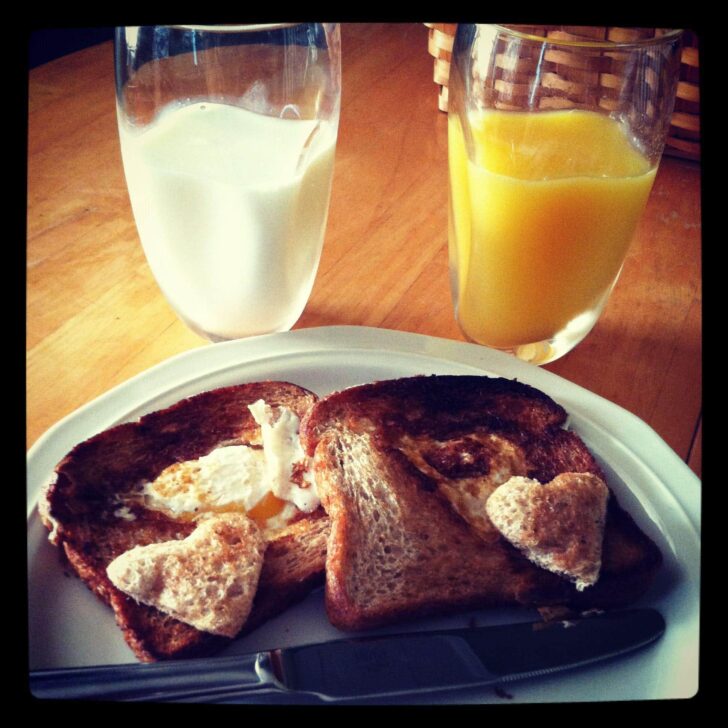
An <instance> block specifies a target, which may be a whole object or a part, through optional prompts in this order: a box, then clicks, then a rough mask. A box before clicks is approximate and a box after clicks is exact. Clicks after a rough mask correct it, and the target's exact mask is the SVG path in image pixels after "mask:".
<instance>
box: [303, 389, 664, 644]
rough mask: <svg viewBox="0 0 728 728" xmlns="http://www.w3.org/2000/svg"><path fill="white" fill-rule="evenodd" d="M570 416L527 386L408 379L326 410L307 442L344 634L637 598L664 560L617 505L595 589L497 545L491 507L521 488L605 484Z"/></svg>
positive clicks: (335, 401) (306, 429)
mask: <svg viewBox="0 0 728 728" xmlns="http://www.w3.org/2000/svg"><path fill="white" fill-rule="evenodd" d="M566 418H567V415H566V412H565V411H564V409H563V408H562V407H560V406H559V405H558V404H557V403H555V402H554V401H553V400H551V399H550V398H549V397H547V396H546V395H545V394H543V393H541V392H539V391H537V390H535V389H534V388H532V387H529V386H527V385H524V384H521V383H519V382H515V381H510V380H505V379H499V378H489V377H476V376H432V377H413V378H405V379H399V380H391V381H385V382H378V383H373V384H369V385H362V386H359V387H353V388H351V389H348V390H344V391H342V392H338V393H335V394H332V395H330V396H328V397H325V398H323V399H321V400H320V401H319V402H318V403H317V404H316V405H315V406H314V407H313V408H312V409H311V410H310V411H309V413H308V415H307V416H306V417H305V418H304V420H303V422H302V426H301V435H302V440H303V442H304V446H305V448H306V450H307V452H308V453H309V455H311V456H313V458H314V466H313V467H314V473H315V477H316V482H317V488H318V492H319V494H320V496H321V499H322V504H323V506H324V508H325V509H326V511H327V512H328V515H329V517H330V519H331V533H330V537H329V542H328V555H327V564H326V606H327V611H328V614H329V618H330V620H331V621H332V623H333V624H335V625H336V626H338V627H340V628H342V629H347V630H360V629H364V628H370V627H376V626H382V625H386V624H389V623H392V622H394V621H399V620H402V619H405V618H409V617H414V616H420V615H427V614H441V613H450V612H454V611H459V610H463V609H469V608H480V607H488V606H530V607H544V606H549V605H568V606H573V607H577V608H586V607H591V606H595V607H596V606H599V607H606V606H610V605H615V604H623V603H627V602H629V601H632V600H633V599H635V598H637V597H638V596H639V595H640V594H642V593H643V592H644V591H645V589H646V588H647V587H648V585H649V583H650V582H651V579H652V577H653V575H654V573H655V572H656V569H657V567H658V565H659V563H660V560H661V555H660V552H659V550H658V549H657V547H656V546H655V544H654V543H652V541H651V540H650V539H649V538H647V536H645V535H644V534H643V533H642V532H641V531H640V530H639V529H638V528H637V527H636V525H635V524H634V522H633V521H632V519H631V518H630V517H629V515H628V514H627V513H626V512H625V511H623V510H622V508H620V506H619V505H618V503H617V501H616V498H615V497H614V496H613V495H610V497H609V499H608V504H607V514H606V516H605V525H604V534H603V550H602V563H601V571H600V577H599V580H598V581H597V582H596V583H595V584H594V585H593V586H590V587H589V588H588V589H585V590H582V591H580V590H578V589H577V588H576V586H575V585H574V583H572V581H571V579H570V578H568V577H566V576H564V575H562V574H555V573H553V572H552V571H549V570H547V569H544V568H541V567H540V566H539V565H537V564H534V563H533V562H532V561H531V560H529V559H528V558H527V557H526V556H524V555H523V554H522V553H521V551H520V550H519V549H518V548H516V547H515V546H514V545H513V544H511V543H510V542H509V541H508V540H507V539H506V538H504V537H503V535H502V534H501V532H500V531H499V530H498V528H496V526H494V524H493V523H492V521H491V519H490V518H489V517H488V515H487V512H486V503H487V501H488V499H489V498H490V496H491V495H492V494H493V493H494V492H497V489H498V488H499V487H500V486H502V485H503V484H504V483H506V482H507V481H508V480H509V479H510V478H511V477H513V476H521V477H526V478H534V479H537V480H539V481H540V482H542V483H548V482H549V481H551V480H552V479H553V478H554V477H556V476H558V475H559V474H560V473H566V472H569V473H590V474H593V475H595V476H597V477H599V478H600V479H602V480H604V474H603V473H602V471H601V469H600V467H599V465H598V463H597V462H596V460H595V459H594V457H593V456H592V454H591V453H590V452H589V451H588V449H587V448H586V446H585V445H584V443H583V442H582V441H581V440H580V439H579V437H578V436H577V435H576V434H575V433H573V432H571V431H569V430H567V429H564V425H565V422H566Z"/></svg>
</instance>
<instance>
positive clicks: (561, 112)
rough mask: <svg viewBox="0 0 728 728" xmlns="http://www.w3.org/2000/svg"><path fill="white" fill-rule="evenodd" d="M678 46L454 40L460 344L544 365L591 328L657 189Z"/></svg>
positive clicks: (462, 36)
mask: <svg viewBox="0 0 728 728" xmlns="http://www.w3.org/2000/svg"><path fill="white" fill-rule="evenodd" d="M680 35H681V32H680V31H678V30H664V31H662V30H656V31H655V30H654V29H639V28H629V29H616V28H613V29H608V28H587V27H581V28H570V29H563V28H556V27H544V26H541V27H533V26H531V27H525V26H494V25H460V26H459V27H458V31H457V34H456V37H455V41H454V46H453V60H452V65H451V72H450V81H449V89H448V91H449V96H448V103H449V112H448V155H449V177H450V204H449V257H450V282H451V290H452V296H453V302H454V307H455V311H456V317H457V320H458V324H459V326H460V328H461V330H462V332H463V334H464V336H465V337H466V338H467V339H469V340H470V341H474V342H477V343H480V344H484V345H487V346H489V347H493V348H497V349H502V350H506V351H509V352H512V353H513V354H515V355H516V356H517V357H519V358H521V359H524V360H526V361H531V362H533V363H536V364H545V363H547V362H550V361H553V360H555V359H557V358H559V357H561V356H563V355H564V354H566V353H567V352H569V351H570V350H571V349H572V348H573V347H574V346H576V345H577V344H578V343H579V342H580V341H581V340H582V339H583V338H584V337H585V336H586V335H587V334H588V333H589V331H590V330H591V329H592V327H593V326H594V324H595V323H596V321H597V319H598V318H599V316H600V314H601V312H602V309H603V307H604V305H605V303H606V301H607V299H608V297H609V294H610V292H611V291H612V288H613V286H614V285H615V283H616V281H617V278H618V276H619V272H620V270H621V268H622V264H623V262H624V259H625V256H626V253H627V250H628V247H629V244H630V241H631V239H632V237H633V234H634V232H635V229H636V227H637V224H638V221H639V219H640V216H641V214H642V211H643V209H644V207H645V205H646V202H647V199H648V196H649V194H650V190H651V188H652V184H653V181H654V179H655V174H656V171H657V167H658V163H659V160H660V157H661V154H662V151H663V147H664V145H665V141H666V138H667V132H668V129H669V126H670V117H671V114H672V109H673V103H674V98H675V92H676V87H677V81H678V75H679V67H680Z"/></svg>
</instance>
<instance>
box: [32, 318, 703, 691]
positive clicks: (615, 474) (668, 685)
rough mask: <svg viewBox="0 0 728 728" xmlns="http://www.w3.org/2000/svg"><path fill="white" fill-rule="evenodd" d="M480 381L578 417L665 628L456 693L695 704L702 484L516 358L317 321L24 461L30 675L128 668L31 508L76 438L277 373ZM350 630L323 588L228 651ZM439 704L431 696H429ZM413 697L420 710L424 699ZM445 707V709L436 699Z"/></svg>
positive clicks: (113, 631)
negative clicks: (633, 540) (653, 559)
mask: <svg viewBox="0 0 728 728" xmlns="http://www.w3.org/2000/svg"><path fill="white" fill-rule="evenodd" d="M417 374H486V375H493V376H503V377H508V378H511V379H518V380H520V381H523V382H525V383H527V384H531V385H533V386H535V387H538V388H539V389H541V390H542V391H544V392H546V393H547V394H549V395H550V396H551V397H553V398H554V399H555V400H556V401H557V402H559V403H560V404H561V405H563V406H564V407H565V409H566V410H567V411H568V412H569V413H570V421H569V426H570V427H571V428H572V429H574V430H575V431H576V432H578V433H579V435H580V436H581V437H582V438H583V439H584V441H585V442H586V443H587V445H588V446H589V447H590V448H591V450H592V452H593V453H594V454H595V456H596V457H597V458H598V460H599V461H600V464H601V465H602V466H603V467H604V470H605V472H606V474H607V476H608V478H609V485H610V487H611V488H612V489H613V490H614V492H615V493H616V495H617V497H618V498H619V500H620V502H621V503H622V504H623V506H625V507H626V508H627V510H629V511H630V513H631V514H632V516H633V517H634V518H635V520H636V521H637V523H638V524H639V525H640V526H641V527H642V529H643V530H645V531H646V532H647V533H648V534H649V535H650V536H651V537H652V538H653V539H654V540H655V541H656V542H657V543H658V545H659V546H660V548H661V549H662V552H663V555H664V559H665V563H664V568H663V569H662V570H661V573H660V575H659V577H658V580H657V581H656V583H655V584H654V586H653V588H652V589H651V590H650V592H649V593H648V594H647V595H646V596H645V597H644V599H643V600H642V604H644V605H649V606H653V607H655V608H657V609H659V610H660V611H661V612H662V614H663V616H664V617H665V620H666V623H667V631H666V633H665V635H664V636H663V637H662V638H661V639H660V640H659V642H657V643H656V644H654V645H652V646H651V647H648V648H647V649H645V650H642V651H639V652H637V653H635V654H633V655H629V656H627V657H623V658H620V659H618V660H614V661H610V662H607V663H602V664H600V665H598V666H594V667H591V668H588V669H583V670H579V671H573V672H568V673H562V674H560V675H552V676H547V677H543V678H539V679H533V680H528V681H521V682H517V683H513V684H509V686H508V688H507V690H508V694H507V695H504V694H503V693H502V692H496V691H494V690H492V689H485V690H482V691H477V692H471V693H469V694H459V695H457V696H455V697H454V698H453V699H454V700H455V702H461V703H462V702H481V703H482V702H508V703H512V702H578V701H605V700H610V701H611V700H635V699H666V698H688V697H692V696H693V695H695V693H696V692H697V690H698V636H699V595H700V583H699V571H700V568H699V567H700V481H699V480H698V478H697V477H696V476H695V475H694V474H693V473H692V471H691V470H690V469H689V468H688V467H687V466H686V465H685V463H684V462H683V461H682V460H681V459H680V458H679V457H678V456H677V455H676V454H675V453H674V452H673V451H672V450H671V449H670V448H669V447H668V446H667V445H666V443H665V442H664V441H663V440H662V439H661V438H660V437H659V436H658V435H657V434H656V433H655V432H654V431H653V430H652V429H651V428H650V427H649V426H647V425H646V424H645V423H644V422H643V421H641V420H640V419H638V418H636V417H635V416H634V415H632V414H630V413H629V412H627V411H625V410H624V409H622V408H620V407H617V406H616V405H614V404H613V403H611V402H609V401H607V400H605V399H603V398H601V397H599V396H597V395H595V394H593V393H591V392H588V391H587V390H585V389H583V388H581V387H577V386H576V385H574V384H572V383H570V382H568V381H566V380H564V379H562V378H560V377H557V376H556V375H554V374H552V373H551V372H548V371H547V370H545V369H541V368H538V367H534V366H531V365H529V364H525V363H523V362H520V361H518V360H516V359H514V358H513V357H511V356H508V355H505V354H501V353H499V352H495V351H491V350H489V349H485V348H483V347H479V346H475V345H472V344H466V343H461V342H455V341H449V340H444V339H435V338H432V337H427V336H422V335H418V334H407V333H402V332H396V331H389V330H386V329H373V328H365V327H348V326H337V327H323V328H314V329H301V330H296V331H292V332H288V333H285V334H273V335H269V336H260V337H255V338H252V339H244V340H240V341H232V342H227V343H221V344H215V345H210V346H207V347H203V348H201V349H194V350H192V351H190V352H187V353H184V354H181V355H179V356H176V357H174V358H172V359H170V360H168V361H166V362H164V363H162V364H160V365H158V366H156V367H154V368H152V369H150V370H149V371H147V372H145V373H143V374H141V375H139V376H137V377H135V378H133V379H131V380H129V381H128V382H126V383H124V384H122V385H120V386H118V387H116V388H115V389H113V390H111V391H110V392H108V393H106V394H104V395H102V396H101V397H99V398H98V399H96V400H94V401H93V402H91V403H89V404H88V405H86V406H84V407H82V408H81V409H79V410H77V411H76V412H74V413H73V414H71V415H69V416H68V417H66V418H65V419H63V420H62V421H61V422H59V423H58V424H57V425H55V426H54V427H53V428H51V429H50V430H49V431H48V432H47V433H46V434H45V435H44V436H43V437H41V438H40V439H39V440H38V441H37V442H36V443H35V445H34V446H33V447H32V448H31V450H30V451H29V453H28V467H27V474H28V481H27V482H28V585H29V591H28V599H29V609H28V615H29V650H30V651H29V664H30V668H31V669H41V668H51V667H70V666H82V665H102V664H118V663H125V662H134V661H135V660H134V657H133V655H132V653H131V651H130V650H129V648H128V647H127V646H126V644H125V642H124V641H123V639H122V637H121V633H120V632H119V630H118V629H117V628H116V626H115V623H114V618H113V615H112V613H111V611H110V610H108V609H107V608H106V607H105V606H104V605H102V604H101V603H100V602H99V601H98V600H97V599H96V598H95V597H94V596H93V595H92V594H91V593H90V592H89V591H88V590H87V589H86V587H85V586H83V584H81V582H80V581H79V580H78V579H75V578H69V577H68V576H67V575H65V574H64V572H63V569H62V568H61V566H60V565H59V561H58V554H57V552H56V549H55V548H54V547H52V546H51V545H50V544H49V543H48V540H47V532H46V530H45V529H44V527H43V526H42V524H41V523H40V521H39V518H38V515H37V511H36V508H35V504H36V500H37V497H38V493H39V492H40V489H41V488H42V486H43V484H44V483H45V482H47V480H48V478H50V477H51V475H52V473H53V469H54V468H55V466H56V464H57V463H58V462H59V461H60V460H61V459H62V458H63V456H64V455H65V454H66V453H67V452H68V451H69V450H70V449H71V448H72V447H73V446H74V445H76V444H77V443H79V442H81V441H83V440H85V439H86V438H87V437H89V436H91V435H93V434H96V433H97V432H99V431H101V430H103V429H105V428H107V427H110V426H111V425H114V424H117V423H119V422H123V421H129V420H133V419H136V418H137V417H139V416H140V415H142V414H144V413H146V412H150V411H152V410H156V409H160V408H162V407H166V406H168V405H170V404H172V403H174V402H175V401H177V400H179V399H181V398H183V397H187V396H189V395H192V394H195V393H198V392H201V391H204V390H207V389H212V388H214V387H220V386H225V385H229V384H234V383H239V382H245V381H257V380H263V379H280V380H287V381H290V382H294V383H296V384H299V385H301V386H303V387H307V388H309V389H311V390H312V391H314V392H316V393H317V394H319V395H324V394H327V393H329V392H332V391H336V390H339V389H342V388H345V387H349V386H352V385H356V384H361V383H364V382H370V381H374V380H377V379H388V378H394V377H401V376H411V375H417ZM523 618H524V614H523V612H516V611H513V610H496V611H479V612H471V613H468V614H463V615H458V616H456V617H450V618H445V619H438V620H433V619H429V620H420V621H418V622H417V623H416V624H411V625H406V626H403V625H398V626H397V627H396V628H392V629H390V630H386V629H385V630H380V632H387V631H406V630H410V629H411V630H414V629H425V628H429V627H438V626H467V625H469V624H472V623H473V622H474V621H475V622H477V624H479V625H485V624H493V623H496V622H503V621H508V620H513V621H515V620H518V619H523ZM342 636H344V635H342V633H340V632H338V631H337V630H335V629H334V628H333V627H331V625H330V624H329V623H328V622H327V620H326V617H325V613H324V611H323V594H322V591H321V590H318V591H316V592H314V593H313V594H311V595H310V596H309V598H308V599H306V600H305V601H304V602H302V603H301V604H299V605H298V606H296V607H294V608H292V609H290V610H288V611H287V612H286V613H285V614H283V615H281V616H279V617H278V618H277V619H274V620H272V621H271V622H269V623H268V624H266V625H264V626H263V627H261V628H260V629H258V630H256V631H255V632H254V633H253V634H251V635H249V636H247V637H245V638H243V639H241V640H239V641H237V642H236V643H235V644H234V645H233V646H232V647H231V648H229V650H228V652H227V653H226V654H234V653H238V654H240V653H244V652H252V651H258V650H263V649H268V648H272V647H281V646H288V645H295V644H303V643H311V642H319V641H323V640H327V639H336V638H340V637H342ZM433 701H434V698H433ZM419 702H423V700H422V699H420V700H419ZM437 702H446V699H443V698H438V699H437Z"/></svg>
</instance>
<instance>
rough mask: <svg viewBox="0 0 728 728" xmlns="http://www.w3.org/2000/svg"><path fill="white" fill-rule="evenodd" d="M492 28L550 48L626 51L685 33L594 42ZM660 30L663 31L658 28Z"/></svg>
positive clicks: (513, 28)
mask: <svg viewBox="0 0 728 728" xmlns="http://www.w3.org/2000/svg"><path fill="white" fill-rule="evenodd" d="M493 27H494V28H497V29H498V30H499V31H501V32H503V33H506V34H508V35H511V36H513V37H514V38H521V39H523V40H528V41H534V42H536V43H547V44H548V45H551V46H561V47H564V48H595V49H609V50H618V49H619V50H627V49H630V48H645V47H648V46H655V45H661V44H663V43H667V42H672V41H675V40H677V39H678V38H680V36H681V35H682V34H683V33H684V32H685V30H684V28H665V29H664V33H663V34H662V35H656V36H652V37H649V38H635V39H634V40H607V39H605V40H596V39H587V38H552V37H549V36H542V35H534V34H533V33H527V32H525V31H522V30H518V28H519V27H528V26H521V25H498V24H494V25H493ZM660 30H663V29H662V28H660Z"/></svg>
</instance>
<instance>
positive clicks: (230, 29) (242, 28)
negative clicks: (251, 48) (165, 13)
mask: <svg viewBox="0 0 728 728" xmlns="http://www.w3.org/2000/svg"><path fill="white" fill-rule="evenodd" d="M297 25H307V23H230V24H221V25H194V24H193V25H177V24H175V25H168V26H166V27H167V28H174V29H175V30H192V31H195V32H197V31H200V32H203V33H256V32H261V31H269V30H284V29H285V28H294V27H296V26H297Z"/></svg>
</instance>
